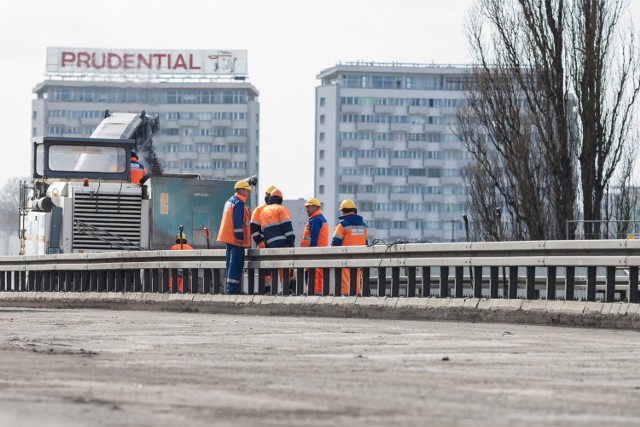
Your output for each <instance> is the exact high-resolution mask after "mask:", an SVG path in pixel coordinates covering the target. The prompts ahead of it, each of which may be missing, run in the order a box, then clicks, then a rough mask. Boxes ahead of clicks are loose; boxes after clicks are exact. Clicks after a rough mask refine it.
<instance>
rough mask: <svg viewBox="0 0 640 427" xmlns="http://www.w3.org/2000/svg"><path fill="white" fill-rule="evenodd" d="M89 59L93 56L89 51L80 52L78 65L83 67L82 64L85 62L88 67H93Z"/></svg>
mask: <svg viewBox="0 0 640 427" xmlns="http://www.w3.org/2000/svg"><path fill="white" fill-rule="evenodd" d="M89 59H91V56H89V54H88V53H87V52H78V64H77V65H76V67H78V68H81V66H82V64H84V65H85V66H86V67H87V68H91V65H89Z"/></svg>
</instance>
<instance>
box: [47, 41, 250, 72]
mask: <svg viewBox="0 0 640 427" xmlns="http://www.w3.org/2000/svg"><path fill="white" fill-rule="evenodd" d="M47 74H59V75H114V76H115V75H146V76H159V77H160V76H167V77H169V76H185V75H187V76H189V77H201V76H202V77H205V76H212V75H220V76H224V75H230V76H232V75H247V51H246V50H138V49H91V48H66V47H49V48H47Z"/></svg>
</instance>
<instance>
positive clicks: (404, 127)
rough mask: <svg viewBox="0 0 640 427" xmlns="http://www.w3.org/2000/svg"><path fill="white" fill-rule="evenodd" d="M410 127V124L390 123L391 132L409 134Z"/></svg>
mask: <svg viewBox="0 0 640 427" xmlns="http://www.w3.org/2000/svg"><path fill="white" fill-rule="evenodd" d="M411 126H413V125H412V124H410V123H391V132H409V131H410V130H411Z"/></svg>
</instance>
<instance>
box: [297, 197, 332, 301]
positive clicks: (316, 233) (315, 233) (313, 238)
mask: <svg viewBox="0 0 640 427" xmlns="http://www.w3.org/2000/svg"><path fill="white" fill-rule="evenodd" d="M321 207H322V206H321V204H320V200H318V199H316V198H313V197H312V198H310V199H309V200H307V201H306V203H305V204H304V208H305V210H306V211H307V215H309V221H308V222H307V223H306V224H305V226H304V231H303V232H302V243H301V246H302V247H303V248H315V247H319V246H329V223H327V219H326V218H325V217H324V215H322V211H321V210H320V208H321ZM309 291H310V292H309V294H310V295H312V294H313V293H316V294H318V293H322V269H321V268H316V274H315V284H314V287H313V291H312V292H311V289H309Z"/></svg>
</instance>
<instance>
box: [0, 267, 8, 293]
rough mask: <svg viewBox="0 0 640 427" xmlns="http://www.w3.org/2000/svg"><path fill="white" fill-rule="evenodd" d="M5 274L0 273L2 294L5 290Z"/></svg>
mask: <svg viewBox="0 0 640 427" xmlns="http://www.w3.org/2000/svg"><path fill="white" fill-rule="evenodd" d="M5 277H6V273H5V272H4V271H0V291H2V292H4V291H6V290H7V288H6V286H7V281H6V279H5Z"/></svg>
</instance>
